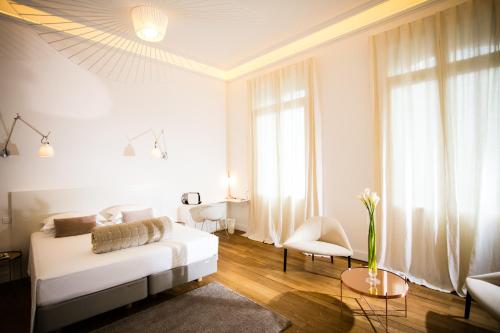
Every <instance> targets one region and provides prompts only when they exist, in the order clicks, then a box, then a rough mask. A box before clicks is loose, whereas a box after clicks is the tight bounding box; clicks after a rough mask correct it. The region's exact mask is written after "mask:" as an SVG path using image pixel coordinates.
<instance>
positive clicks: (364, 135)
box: [227, 0, 457, 260]
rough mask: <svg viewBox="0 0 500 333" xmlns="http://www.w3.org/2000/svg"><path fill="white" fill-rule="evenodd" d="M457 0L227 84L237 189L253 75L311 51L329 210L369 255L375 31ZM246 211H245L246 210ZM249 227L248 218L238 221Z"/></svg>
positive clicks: (246, 165)
mask: <svg viewBox="0 0 500 333" xmlns="http://www.w3.org/2000/svg"><path fill="white" fill-rule="evenodd" d="M456 3H457V1H455V0H450V1H437V2H436V3H433V4H431V5H428V6H425V7H423V8H421V9H418V10H416V11H413V12H411V13H408V14H406V15H404V16H400V17H398V18H394V19H392V20H389V21H387V22H384V23H383V24H381V25H378V26H375V27H372V28H371V29H370V30H365V31H361V32H358V33H355V34H352V35H350V36H348V37H345V38H342V39H339V40H336V41H333V42H331V43H329V44H326V45H324V46H321V47H318V48H316V49H313V50H311V51H308V52H306V53H304V54H301V55H298V56H295V57H293V58H291V59H287V60H286V61H282V62H280V63H277V64H274V65H273V66H270V67H269V68H266V69H263V70H260V71H258V72H256V73H252V74H250V75H247V76H245V77H242V78H239V79H236V80H234V81H231V82H229V83H228V85H227V113H228V115H227V124H228V133H227V138H228V140H227V142H228V169H229V170H231V173H232V174H234V175H235V176H236V178H237V180H238V181H237V183H236V185H235V186H234V187H235V188H234V190H233V194H234V195H236V196H243V195H244V194H245V192H246V191H247V190H248V188H249V185H248V179H249V177H248V175H249V172H250V170H251V169H250V161H249V156H250V147H251V146H250V141H251V137H250V136H249V132H248V128H249V126H250V123H249V121H250V119H249V117H248V110H247V105H248V99H247V98H248V97H247V86H246V82H247V80H248V79H249V78H251V77H254V76H257V75H259V74H262V73H264V72H266V71H270V70H273V69H275V68H279V67H282V66H285V65H287V64H289V63H294V62H296V61H298V60H301V59H305V58H307V57H314V58H315V59H316V62H317V74H318V94H319V107H320V111H321V114H322V154H323V212H324V215H326V216H330V217H335V218H337V219H339V220H340V221H341V223H342V224H343V226H344V228H345V230H346V233H347V234H348V237H349V239H350V241H351V245H352V246H353V248H354V251H355V257H356V258H359V259H364V260H366V257H367V250H366V248H367V244H366V242H367V236H368V218H367V213H366V210H365V209H364V208H363V206H362V205H361V203H360V202H359V200H358V199H357V198H356V195H357V194H359V193H360V192H361V191H363V189H364V188H366V187H369V188H372V189H375V190H376V191H379V190H380V189H377V188H376V179H377V174H376V173H377V171H376V161H375V153H374V148H375V145H374V142H373V139H374V137H375V133H374V131H375V120H374V119H375V118H374V111H373V110H374V109H373V101H372V92H371V89H372V87H371V66H372V65H371V55H370V36H371V35H373V34H374V33H377V32H379V31H382V30H386V29H389V28H391V27H394V26H397V25H400V24H402V23H404V22H408V21H411V20H414V19H417V18H418V17H422V16H426V15H430V14H432V13H434V12H436V11H437V10H442V9H444V8H447V7H449V6H451V5H454V4H456ZM240 215H241V213H240ZM238 222H239V223H238V227H239V228H240V229H243V230H245V229H246V224H247V223H248V220H246V221H245V220H244V219H243V220H242V219H240V221H238Z"/></svg>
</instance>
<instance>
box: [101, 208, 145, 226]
mask: <svg viewBox="0 0 500 333" xmlns="http://www.w3.org/2000/svg"><path fill="white" fill-rule="evenodd" d="M148 208H150V207H146V206H141V205H116V206H111V207H108V208H105V209H103V210H101V211H100V212H99V214H101V215H102V216H103V217H104V218H105V219H106V220H107V221H109V222H114V223H122V219H123V216H122V212H132V211H136V210H144V209H148Z"/></svg>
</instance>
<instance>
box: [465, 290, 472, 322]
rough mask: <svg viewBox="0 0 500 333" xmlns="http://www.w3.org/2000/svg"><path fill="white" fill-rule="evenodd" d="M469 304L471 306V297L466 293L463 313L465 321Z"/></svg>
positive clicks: (468, 312)
mask: <svg viewBox="0 0 500 333" xmlns="http://www.w3.org/2000/svg"><path fill="white" fill-rule="evenodd" d="M471 304H472V296H471V295H470V294H469V292H467V295H466V296H465V313H464V318H465V319H469V315H470V306H471Z"/></svg>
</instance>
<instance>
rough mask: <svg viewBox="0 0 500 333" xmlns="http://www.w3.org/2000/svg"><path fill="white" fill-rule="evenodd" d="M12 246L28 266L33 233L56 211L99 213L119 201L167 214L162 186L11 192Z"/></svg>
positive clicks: (119, 202)
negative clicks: (21, 253)
mask: <svg viewBox="0 0 500 333" xmlns="http://www.w3.org/2000/svg"><path fill="white" fill-rule="evenodd" d="M9 196H10V210H11V212H10V213H11V218H12V228H11V248H13V249H21V250H22V251H23V258H24V260H23V263H24V267H26V265H27V258H28V254H29V240H30V235H31V233H33V232H35V231H38V230H40V228H41V227H42V225H41V221H42V220H43V219H44V218H45V217H47V216H49V215H51V214H55V213H62V212H70V211H82V212H89V213H93V212H95V213H98V212H99V211H101V210H102V209H104V208H106V207H109V206H114V205H120V204H140V205H145V206H148V207H152V208H154V209H155V210H156V211H157V212H158V213H159V214H161V215H166V212H165V209H164V207H165V202H163V201H164V199H163V198H165V195H163V193H162V191H161V189H159V188H151V187H149V188H83V189H57V190H40V191H20V192H11V193H9Z"/></svg>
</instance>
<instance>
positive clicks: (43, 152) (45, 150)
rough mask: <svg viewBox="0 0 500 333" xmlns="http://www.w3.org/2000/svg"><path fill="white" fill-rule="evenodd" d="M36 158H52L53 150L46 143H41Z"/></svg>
mask: <svg viewBox="0 0 500 333" xmlns="http://www.w3.org/2000/svg"><path fill="white" fill-rule="evenodd" d="M38 156H40V157H52V156H54V148H52V146H51V145H50V144H48V143H43V144H42V145H41V146H40V149H38Z"/></svg>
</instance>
